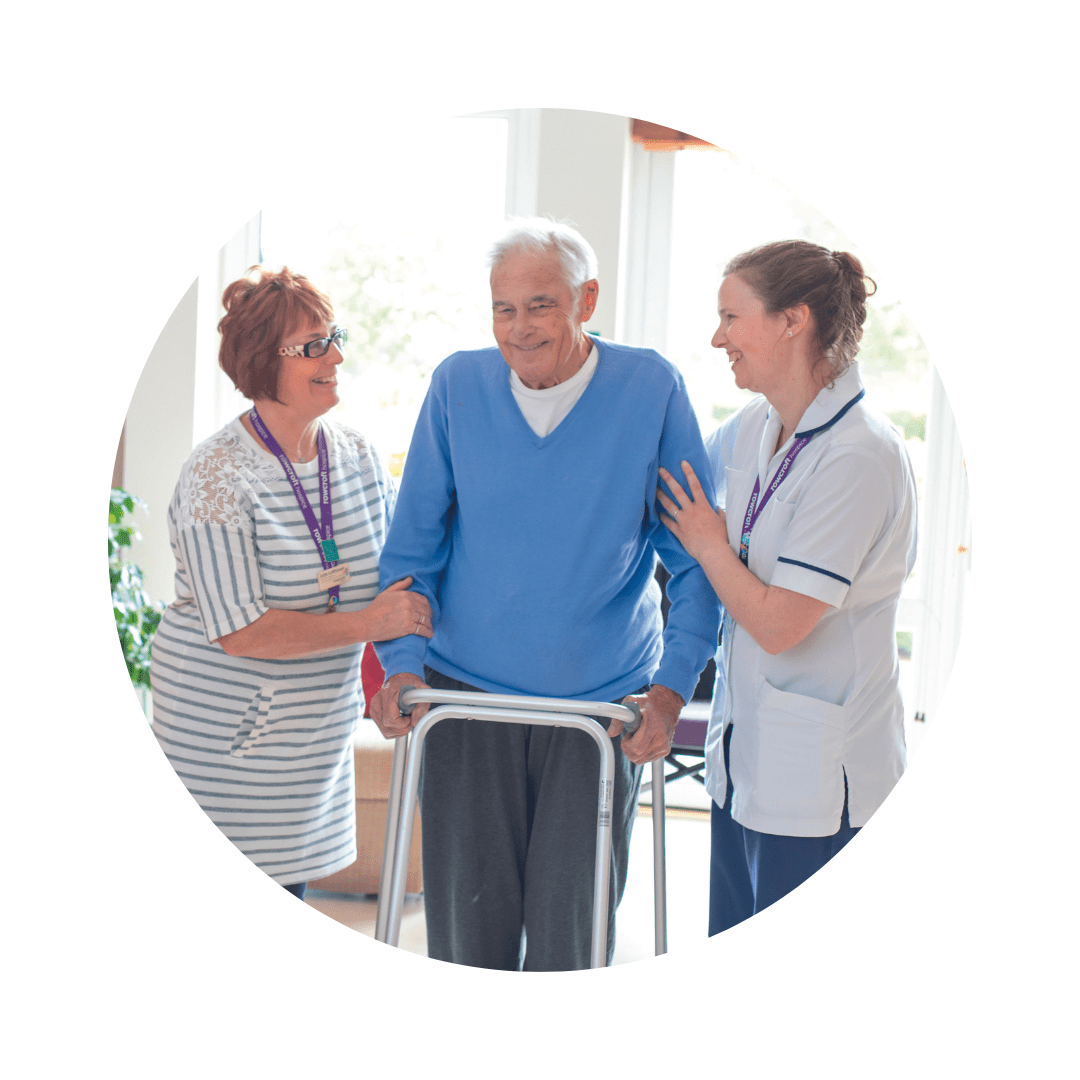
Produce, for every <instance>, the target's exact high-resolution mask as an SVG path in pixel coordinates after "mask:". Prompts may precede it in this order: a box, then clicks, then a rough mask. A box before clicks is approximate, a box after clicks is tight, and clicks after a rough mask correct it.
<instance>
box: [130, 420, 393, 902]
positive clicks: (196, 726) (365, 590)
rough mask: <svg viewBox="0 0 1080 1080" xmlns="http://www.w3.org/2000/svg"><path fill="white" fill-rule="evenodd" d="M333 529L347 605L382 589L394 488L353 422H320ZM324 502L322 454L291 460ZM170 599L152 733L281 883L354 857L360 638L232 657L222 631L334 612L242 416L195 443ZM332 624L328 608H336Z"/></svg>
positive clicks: (184, 477) (288, 496) (186, 473)
mask: <svg viewBox="0 0 1080 1080" xmlns="http://www.w3.org/2000/svg"><path fill="white" fill-rule="evenodd" d="M322 424H323V429H324V430H325V432H326V438H327V448H328V450H329V457H330V484H331V492H332V497H333V510H334V538H335V540H336V541H337V546H338V552H339V554H340V556H341V559H342V560H343V561H344V562H347V563H348V564H349V572H350V575H351V576H350V578H349V580H348V581H347V582H345V584H343V585H342V586H341V593H340V608H341V610H342V611H355V610H359V609H361V608H364V607H366V606H367V605H368V604H369V603H370V602H371V601H372V600H373V599H374V597H375V596H376V594H377V593H378V587H379V570H378V567H379V553H380V551H381V550H382V545H383V540H384V538H385V536H386V530H387V528H388V525H389V519H390V515H391V512H392V509H393V502H394V496H395V492H394V488H393V486H392V482H391V480H390V478H389V476H388V475H387V473H386V472H385V470H384V469H383V466H382V464H381V462H380V461H379V459H378V457H377V456H376V455H375V453H374V452H373V450H372V449H371V448H370V447H369V446H368V445H367V444H366V443H365V441H364V439H363V437H362V436H361V435H360V434H359V433H358V432H356V431H354V430H351V429H349V428H346V427H344V426H342V425H340V424H336V423H334V422H332V421H328V420H326V419H325V418H324V419H323V421H322ZM295 468H296V472H297V474H298V476H299V477H300V479H301V481H302V482H303V484H304V489H305V491H306V492H307V494H308V498H309V499H310V501H311V503H312V505H313V506H315V507H317V506H318V481H319V465H318V459H317V458H316V459H315V460H313V461H311V462H308V463H307V464H304V465H299V464H298V465H296V466H295ZM169 536H170V540H171V543H172V549H173V554H174V556H175V557H176V600H175V601H174V602H173V604H172V605H171V606H170V607H169V608H168V609H167V610H166V612H165V614H164V616H163V617H162V620H161V625H160V627H159V629H158V632H157V636H156V637H155V639H154V643H153V650H152V662H151V668H150V678H151V682H152V685H153V698H154V733H155V735H156V736H157V739H158V742H159V743H160V744H161V747H162V749H163V750H164V751H165V754H166V756H167V757H168V759H169V761H170V763H171V764H172V766H173V768H174V769H175V770H176V772H177V774H178V775H179V776H180V778H181V780H183V782H184V784H185V785H186V786H187V789H188V790H189V791H190V792H191V794H192V796H194V798H195V799H196V801H197V802H198V803H199V805H200V806H201V807H202V808H203V810H205V811H206V813H207V814H208V815H209V816H210V818H211V819H212V820H213V822H214V823H215V824H216V825H217V826H218V828H220V829H221V831H222V832H223V833H224V834H225V835H226V836H227V837H228V838H229V839H230V840H231V841H232V842H233V843H234V844H235V845H236V846H237V847H238V848H239V849H240V850H241V851H242V852H243V853H244V854H245V855H247V856H248V858H249V859H251V860H252V862H254V863H255V864H256V865H257V866H259V867H260V868H261V869H263V870H264V871H266V873H267V874H269V875H270V876H271V877H273V878H274V879H275V880H277V881H279V882H280V883H281V884H283V885H288V884H292V883H294V882H298V881H308V880H310V879H313V878H320V877H325V876H326V875H328V874H332V873H334V871H336V870H340V869H342V868H343V867H345V866H348V865H349V864H350V863H352V862H353V861H354V860H355V858H356V821H355V813H356V805H355V794H354V782H353V753H352V733H353V727H354V725H355V723H356V720H357V718H358V717H359V716H360V715H362V693H363V691H362V690H361V686H360V656H361V652H362V649H363V646H361V645H356V646H350V647H348V648H344V649H337V650H334V651H333V652H326V653H320V654H319V655H317V656H311V657H302V658H299V659H293V660H255V659H250V658H247V657H241V656H229V655H228V654H226V653H225V652H224V650H222V648H221V646H220V645H217V644H215V641H216V639H217V638H220V637H222V636H223V635H225V634H229V633H231V632H233V631H235V630H239V629H241V628H242V627H244V626H247V625H248V624H250V623H252V622H254V621H255V620H256V619H257V618H259V616H260V615H262V614H263V613H264V612H266V611H267V610H268V609H270V608H282V609H286V610H289V611H309V612H321V611H325V610H326V604H327V593H326V592H322V591H320V590H319V588H318V585H317V582H316V575H317V574H318V572H319V571H320V570H321V569H322V564H321V563H320V561H319V556H318V554H317V552H316V550H315V543H314V541H313V540H312V538H311V534H310V532H309V531H308V528H307V525H306V524H305V523H304V519H303V516H302V514H301V512H300V507H299V505H298V504H297V502H296V497H295V495H294V494H293V491H292V489H291V487H290V486H289V482H288V480H287V479H286V478H285V473H284V470H283V469H282V468H281V465H280V464H279V463H278V461H277V460H276V459H275V458H274V457H273V455H271V454H269V453H267V452H266V451H265V450H264V449H263V448H262V447H261V446H259V444H258V443H257V442H256V441H255V440H254V439H253V438H252V437H251V436H250V435H249V434H248V432H247V431H246V430H245V428H244V426H243V424H242V423H241V422H240V420H239V418H238V419H236V420H234V421H232V423H230V424H228V425H227V426H226V427H224V428H223V429H222V430H221V431H219V432H218V433H217V434H216V435H214V436H212V437H211V438H209V439H207V440H206V442H204V443H201V444H200V445H199V446H198V447H196V449H195V450H194V452H193V453H192V454H191V457H189V458H188V460H187V462H186V463H185V464H184V467H183V469H182V470H181V473H180V480H179V483H178V484H177V486H176V491H175V493H174V495H173V499H172V502H171V503H170V505H169ZM328 617H329V618H334V617H335V616H333V615H331V616H328Z"/></svg>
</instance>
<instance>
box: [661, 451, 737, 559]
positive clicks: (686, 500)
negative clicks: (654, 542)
mask: <svg viewBox="0 0 1080 1080" xmlns="http://www.w3.org/2000/svg"><path fill="white" fill-rule="evenodd" d="M682 471H683V475H684V477H685V479H684V483H685V484H686V485H687V487H688V488H689V489H690V491H689V494H687V492H686V491H684V490H683V488H682V486H681V485H680V484H679V482H678V481H677V480H676V479H675V477H674V476H672V475H671V473H669V472H668V471H667V469H661V470H660V479H661V480H663V481H664V483H665V484H667V486H668V487H669V488H670V489H671V492H672V494H673V495H674V496H675V498H674V499H672V498H670V497H669V496H668V495H666V494H665V493H664V492H663V490H662V489H661V488H657V489H656V497H657V498H658V499H659V500H660V505H661V506H662V507H663V508H664V509H665V510H666V511H667V514H666V515H665V514H661V515H660V520H661V521H662V522H663V523H664V524H665V525H666V526H667V527H668V529H669V530H670V531H671V533H672V535H673V536H675V538H676V539H677V540H678V541H679V543H681V544H682V546H683V547H684V548H685V549H686V553H687V554H688V555H689V556H690V557H691V558H693V559H697V560H698V562H700V561H701V557H702V555H704V554H705V553H706V552H707V551H708V550H709V549H710V548H712V547H715V546H716V545H717V544H726V543H727V542H728V537H727V519H726V518H725V516H724V511H723V510H720V509H718V508H715V507H713V506H712V505H711V504H710V503H709V500H708V499H707V498H706V497H705V492H704V490H703V489H702V487H701V482H700V481H699V480H698V478H697V475H696V474H695V472H694V470H693V469H692V468H691V467H690V463H689V462H687V461H684V462H683V463H682Z"/></svg>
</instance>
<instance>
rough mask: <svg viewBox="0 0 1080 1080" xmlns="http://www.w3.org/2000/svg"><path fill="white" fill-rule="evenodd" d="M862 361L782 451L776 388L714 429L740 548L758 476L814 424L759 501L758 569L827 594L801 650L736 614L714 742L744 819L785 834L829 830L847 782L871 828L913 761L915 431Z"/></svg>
mask: <svg viewBox="0 0 1080 1080" xmlns="http://www.w3.org/2000/svg"><path fill="white" fill-rule="evenodd" d="M862 393H863V388H862V382H861V380H860V378H859V372H858V365H854V364H853V365H852V367H851V368H850V369H849V370H848V371H847V372H846V373H845V374H844V375H843V376H841V377H840V378H839V379H837V380H836V382H835V383H834V384H833V387H832V388H831V389H825V390H822V391H821V393H820V394H818V396H817V398H816V399H815V400H814V401H813V402H812V403H811V405H810V407H809V408H808V409H807V410H806V412H805V413H804V415H803V417H802V419H801V421H800V422H799V426H798V430H797V431H796V433H795V435H794V436H792V438H790V439H789V440H788V442H787V443H785V445H784V446H782V447H781V448H780V450H779V451H778V452H776V453H774V452H773V450H774V448H775V446H776V439H777V437H778V435H779V433H780V428H781V421H780V417H779V416H778V415H777V414H776V412H775V410H773V409H771V408H770V406H769V404H768V402H767V401H766V400H765V399H764V398H758V399H756V400H754V401H752V402H750V403H749V404H748V405H747V406H745V407H744V408H743V409H742V410H740V411H739V412H738V413H736V414H735V416H733V417H732V418H731V419H730V420H729V421H727V422H726V423H725V424H724V426H723V427H721V428H720V430H719V431H717V432H716V433H715V434H714V435H713V436H711V437H710V439H709V440H707V445H708V448H709V452H710V456H711V458H712V460H713V464H714V470H715V472H716V481H717V492H718V498H719V499H720V500H721V505H723V506H724V510H725V514H726V516H727V528H728V540H729V542H730V543H731V546H732V548H733V549H734V550H735V551H738V550H739V540H740V537H741V534H742V529H743V520H744V516H745V513H746V507H747V504H748V502H749V500H750V496H751V493H752V491H753V487H754V481H755V479H760V483H761V493H762V495H763V494H764V493H765V491H766V489H767V488H768V486H769V484H770V483H771V482H772V479H773V477H774V475H775V474H776V471H777V469H778V467H779V466H780V463H781V462H782V461H783V460H784V457H785V455H786V454H787V452H788V451H789V450H790V449H791V447H792V445H793V443H794V440H795V438H797V437H798V436H800V435H807V434H810V433H812V432H813V433H815V434H814V435H813V438H812V439H811V441H810V442H809V443H808V444H807V445H806V446H805V447H804V448H803V450H802V451H801V452H800V453H799V455H798V457H796V459H795V461H794V463H793V465H792V466H791V468H790V472H789V474H788V475H787V477H786V478H785V479H784V481H783V483H782V484H781V485H780V487H779V488H778V489H777V490H776V492H775V494H774V495H773V496H772V498H771V499H770V500H769V502H768V503H767V504H766V505H765V507H764V509H763V510H762V511H761V515H760V517H759V518H758V520H757V523H756V524H755V526H754V528H753V531H752V532H751V534H750V547H749V567H750V569H751V570H752V571H753V573H754V574H755V575H756V576H757V577H758V578H759V579H760V580H761V581H763V582H764V583H765V584H766V585H777V586H780V587H781V588H784V589H790V590H792V591H793V592H798V593H803V594H804V595H806V596H813V597H816V598H817V599H819V600H823V601H824V602H825V603H827V604H829V605H830V607H829V609H828V610H827V611H826V612H825V614H824V615H823V616H822V618H821V620H820V621H819V622H818V624H817V626H815V627H814V629H813V630H812V631H811V632H810V634H809V635H808V636H807V638H806V639H805V640H804V641H802V642H801V643H800V644H799V645H796V646H795V647H794V648H792V649H787V650H786V651H784V652H782V653H780V654H779V655H778V656H770V655H769V654H768V653H766V652H765V651H764V650H763V649H762V648H761V647H760V646H759V645H757V643H756V642H755V641H754V640H753V638H751V637H750V635H749V634H748V633H747V632H746V631H745V630H744V629H742V627H739V626H737V625H735V624H734V623H733V622H732V620H731V617H730V616H728V615H725V619H724V628H723V635H722V637H723V640H722V645H721V648H720V652H719V654H718V656H717V670H718V672H719V674H718V677H717V693H716V694H715V695H714V699H713V715H712V719H711V721H710V726H709V734H708V737H707V739H706V745H705V760H706V773H705V775H706V788H707V790H708V792H709V794H710V795H711V796H712V798H713V799H714V801H715V802H716V803H717V804H718V805H720V806H723V803H724V797H725V794H726V790H727V776H726V773H725V769H724V754H723V736H724V732H725V730H726V729H727V727H728V726H729V725H731V724H734V731H733V732H732V737H731V779H732V785H733V796H732V804H731V815H732V817H733V818H734V819H735V820H736V821H737V822H738V823H739V824H740V825H743V826H744V827H746V828H749V829H754V830H755V831H757V832H764V833H773V834H777V835H781V836H830V835H832V834H833V833H835V832H836V831H837V829H838V828H839V827H840V817H841V813H842V810H843V805H844V781H845V776H846V779H847V787H848V815H849V820H850V823H851V825H852V826H854V827H859V826H862V825H864V824H865V823H866V821H867V820H868V819H869V817H870V815H871V814H873V813H874V811H875V810H876V809H877V808H878V807H879V806H880V805H881V803H882V802H883V801H884V799H885V797H886V795H888V793H889V792H890V791H891V790H892V787H893V785H894V784H895V783H896V781H897V780H898V779H899V778H900V775H901V774H902V773H903V770H904V767H905V747H904V712H903V704H902V702H901V700H900V690H899V685H898V679H899V665H898V657H897V651H896V610H897V604H898V601H899V598H900V591H901V589H902V587H903V584H904V582H905V581H906V580H907V577H908V575H909V574H910V572H911V568H912V566H913V565H914V562H915V533H916V495H915V480H914V476H913V473H912V470H911V464H910V462H909V461H908V457H907V451H906V450H905V448H904V444H903V441H902V440H901V438H900V436H899V435H898V434H897V433H896V432H895V430H894V429H893V428H892V426H891V425H890V424H889V422H888V421H887V420H886V419H885V417H883V416H881V415H880V414H878V413H875V412H874V411H872V410H871V409H869V408H868V407H867V406H866V404H865V401H864V400H863V398H862V397H861V396H860V395H862Z"/></svg>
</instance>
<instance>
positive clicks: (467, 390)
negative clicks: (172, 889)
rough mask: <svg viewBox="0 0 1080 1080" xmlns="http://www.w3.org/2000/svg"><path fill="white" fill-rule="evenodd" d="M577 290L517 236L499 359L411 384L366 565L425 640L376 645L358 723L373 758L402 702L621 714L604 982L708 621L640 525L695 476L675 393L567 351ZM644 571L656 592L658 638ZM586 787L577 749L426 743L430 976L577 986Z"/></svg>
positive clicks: (491, 731) (475, 738)
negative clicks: (465, 695)
mask: <svg viewBox="0 0 1080 1080" xmlns="http://www.w3.org/2000/svg"><path fill="white" fill-rule="evenodd" d="M598 290H599V286H598V284H597V280H596V257H595V255H594V254H593V251H592V248H591V247H590V246H589V245H588V243H587V242H586V241H585V239H584V238H583V237H582V236H581V235H580V234H579V233H578V232H576V231H575V230H574V229H571V228H569V227H568V226H566V225H562V224H556V223H554V222H552V221H548V220H543V219H527V220H518V221H515V222H512V223H511V225H510V228H509V230H508V231H507V233H506V234H505V235H504V236H503V238H502V239H501V240H500V241H499V242H498V243H497V244H496V245H495V247H494V248H493V250H492V254H491V299H492V312H493V322H494V331H495V340H496V342H497V343H498V348H497V349H481V350H477V351H474V352H460V353H455V354H454V355H453V356H451V357H449V358H448V359H447V360H445V361H444V362H443V363H442V364H440V365H439V367H438V368H437V369H436V370H435V372H434V374H433V375H432V379H431V389H430V390H429V392H428V395H427V399H426V400H425V402H424V405H423V408H422V410H421V412H420V417H419V420H418V421H417V424H416V429H415V431H414V434H413V440H412V445H411V447H410V449H409V456H408V460H407V463H406V466H405V472H404V475H403V477H402V482H401V489H400V493H399V495H398V501H397V507H396V509H395V512H394V518H393V523H392V525H391V528H390V532H389V535H388V537H387V540H386V544H385V546H384V548H383V553H382V558H381V560H380V569H379V574H380V581H381V582H382V583H388V582H391V581H397V580H398V579H400V578H403V577H406V576H411V577H412V578H413V582H414V584H413V588H414V589H417V590H419V591H421V592H422V593H423V594H424V595H425V596H426V597H427V598H428V601H429V602H430V604H431V610H432V622H433V626H434V637H432V638H431V640H430V641H429V640H428V639H427V638H426V637H423V636H413V637H405V638H401V639H399V640H398V641H394V642H386V643H380V645H379V647H378V653H379V656H380V659H381V660H382V663H383V667H384V668H385V670H386V672H387V674H388V675H389V678H388V679H387V681H386V683H385V685H384V686H383V689H382V690H381V691H380V692H379V693H378V694H377V695H376V697H375V700H374V702H373V703H372V715H373V716H374V718H375V720H376V721H377V722H378V724H379V727H380V728H381V730H382V732H383V734H384V735H386V736H387V737H391V738H392V737H394V736H397V735H400V734H403V733H404V732H406V731H407V730H409V728H410V727H411V726H412V725H413V724H415V723H416V721H417V720H418V719H419V718H420V717H421V716H422V715H423V712H424V711H426V710H425V709H424V707H418V708H417V709H416V711H415V712H414V713H413V715H412V716H411V717H403V716H401V714H400V713H399V712H398V708H397V696H398V690H399V689H400V687H402V686H403V685H414V686H431V687H434V688H436V689H443V690H476V689H480V690H484V691H488V692H493V693H504V694H505V693H510V694H531V695H540V696H544V697H563V698H575V699H581V700H593V701H597V700H601V701H620V700H622V698H623V697H624V696H626V695H628V694H633V693H635V692H637V693H638V694H639V695H641V696H640V697H639V698H638V701H639V704H640V705H641V710H642V716H643V720H642V724H641V727H640V728H639V729H638V731H636V732H635V733H634V734H633V735H632V736H627V737H626V738H622V736H621V734H620V733H621V725H620V724H619V722H618V721H614V722H612V723H611V724H610V726H609V727H608V731H609V734H611V736H612V737H613V738H615V739H616V740H617V745H616V750H618V748H619V746H620V745H621V749H622V753H621V754H620V753H616V779H615V793H614V799H613V820H612V874H611V881H612V888H611V902H610V905H609V910H610V915H609V924H608V960H609V961H610V959H611V954H612V952H613V951H614V944H615V908H616V906H617V904H618V901H619V900H620V899H621V897H622V891H623V886H624V884H625V882H626V865H627V856H628V852H629V844H630V830H631V827H632V825H633V819H634V815H635V813H636V804H637V793H638V787H639V784H640V781H641V766H642V764H643V763H645V762H647V761H652V760H654V759H655V758H658V757H661V756H663V755H664V754H666V753H667V751H668V748H669V747H670V744H671V734H672V732H673V730H674V728H675V723H676V721H677V720H678V716H679V711H680V709H681V708H682V706H683V703H684V701H685V699H686V698H688V697H689V696H690V695H691V694H692V692H693V688H694V686H695V684H696V682H697V679H698V675H699V673H700V671H701V670H702V668H704V666H705V664H706V663H707V661H708V659H709V657H710V656H711V655H712V653H713V651H714V649H715V647H716V636H717V631H718V629H719V608H718V604H717V601H716V598H715V594H714V593H713V590H712V589H711V588H710V587H709V584H708V582H707V581H706V579H705V577H704V574H703V573H702V571H701V569H700V568H699V566H698V565H697V563H696V562H695V561H694V560H693V559H691V558H690V557H689V556H688V555H687V554H686V552H685V551H683V549H682V547H681V546H680V545H679V543H678V542H677V541H675V540H674V539H673V538H672V536H671V535H670V533H669V532H668V531H667V530H666V529H665V528H664V527H663V526H662V525H661V524H660V521H659V518H658V514H657V504H656V498H655V493H656V488H657V483H658V479H657V476H658V468H659V467H660V466H663V467H665V468H667V469H668V470H669V471H671V472H673V473H674V474H675V475H677V476H681V475H682V470H681V469H680V467H679V465H680V462H682V461H684V460H685V461H689V462H690V463H691V464H692V465H693V467H694V469H695V471H696V472H697V474H698V476H700V477H708V476H709V475H710V473H709V469H708V466H707V463H706V457H705V450H704V446H703V444H702V440H701V435H700V432H699V429H698V425H697V421H696V419H695V417H694V413H693V410H692V409H691V407H690V402H689V400H688V398H687V394H686V389H685V387H684V385H683V381H682V378H681V377H680V375H679V373H678V371H676V369H675V368H674V367H672V365H671V364H669V363H668V362H667V361H666V360H664V359H663V358H662V357H661V356H659V355H658V354H657V353H655V352H653V351H652V350H649V349H634V348H628V347H626V346H622V345H616V344H614V343H613V342H609V341H604V340H601V339H594V338H593V337H591V336H590V335H588V334H587V333H586V332H585V331H584V329H583V324H584V323H586V322H587V321H588V320H589V318H590V317H591V315H592V313H593V310H594V308H595V306H596V298H597V295H598ZM708 494H709V496H710V498H711V496H712V492H711V490H710V491H709V492H708ZM657 554H659V556H660V558H661V559H662V561H663V563H664V565H665V567H666V568H667V569H668V571H669V572H670V573H671V575H672V577H671V581H670V583H669V585H668V595H669V597H670V600H671V608H670V612H669V616H668V623H667V628H666V630H664V629H663V627H662V622H661V615H660V590H659V587H658V586H657V584H656V581H655V578H654V569H655V564H656V555H657ZM421 673H423V678H421ZM601 722H602V723H605V724H607V721H601ZM598 767H599V762H598V757H597V752H596V747H595V745H594V744H593V743H592V740H590V739H589V737H588V736H587V735H585V734H584V733H583V732H581V731H576V730H573V729H570V728H552V727H544V726H537V727H532V726H526V725H511V724H496V723H490V722H484V721H478V720H445V721H443V722H442V723H441V724H440V725H438V726H437V727H435V728H434V729H433V730H432V732H431V733H430V735H429V736H428V739H427V741H426V743H425V746H424V759H423V769H422V774H421V783H420V813H421V817H422V819H423V822H424V829H423V863H424V907H425V914H426V920H427V932H428V955H429V956H431V957H433V958H436V959H439V960H447V961H451V962H453V963H457V964H470V965H473V966H476V967H487V968H500V969H507V970H519V969H524V970H530V971H561V970H568V969H574V968H584V967H588V966H589V942H590V934H591V930H592V923H591V921H592V886H593V870H594V858H595V854H594V853H595V835H596V834H595V829H596V784H597V775H598V773H597V770H598Z"/></svg>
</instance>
